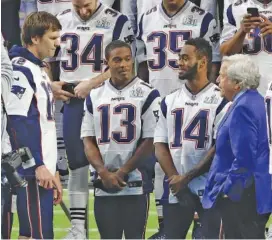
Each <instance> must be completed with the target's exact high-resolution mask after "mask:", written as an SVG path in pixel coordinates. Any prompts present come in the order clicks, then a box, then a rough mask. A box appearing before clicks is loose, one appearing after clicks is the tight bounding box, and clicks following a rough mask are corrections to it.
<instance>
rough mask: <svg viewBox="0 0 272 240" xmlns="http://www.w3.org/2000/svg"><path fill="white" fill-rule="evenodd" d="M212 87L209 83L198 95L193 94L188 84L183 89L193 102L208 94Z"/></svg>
mask: <svg viewBox="0 0 272 240" xmlns="http://www.w3.org/2000/svg"><path fill="white" fill-rule="evenodd" d="M212 86H213V84H212V83H211V82H208V83H207V84H206V85H205V86H204V87H203V88H202V89H201V90H200V91H199V92H198V93H197V94H194V93H192V92H191V90H190V89H189V88H188V87H187V85H186V83H184V84H183V89H184V92H185V93H186V94H187V95H188V97H189V98H191V99H192V100H195V99H196V98H197V97H198V96H199V95H201V94H202V93H204V92H206V91H207V90H208V89H210V88H211V87H212Z"/></svg>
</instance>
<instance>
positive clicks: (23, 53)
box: [9, 45, 45, 67]
mask: <svg viewBox="0 0 272 240" xmlns="http://www.w3.org/2000/svg"><path fill="white" fill-rule="evenodd" d="M9 56H10V58H11V59H12V58H15V57H23V58H25V59H27V60H28V61H30V62H32V63H34V64H36V65H38V66H40V67H44V66H45V64H44V62H43V61H42V60H40V59H39V58H37V57H35V56H34V54H33V53H32V52H30V51H29V50H28V49H27V48H24V47H19V46H16V45H15V46H13V47H12V48H11V49H10V51H9Z"/></svg>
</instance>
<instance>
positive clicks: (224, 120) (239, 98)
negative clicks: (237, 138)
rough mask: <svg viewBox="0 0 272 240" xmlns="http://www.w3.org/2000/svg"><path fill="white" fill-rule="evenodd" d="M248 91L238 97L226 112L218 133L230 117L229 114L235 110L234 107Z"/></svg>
mask: <svg viewBox="0 0 272 240" xmlns="http://www.w3.org/2000/svg"><path fill="white" fill-rule="evenodd" d="M246 93H247V92H245V93H243V94H242V95H241V96H240V97H238V98H237V99H236V100H235V102H234V103H232V104H231V106H230V108H229V110H228V111H227V112H226V114H225V116H224V117H223V119H222V121H221V123H220V124H219V126H218V130H217V134H218V133H219V130H220V128H221V127H222V126H223V124H224V122H226V120H227V119H228V117H229V115H230V114H231V112H232V111H233V109H234V108H235V107H236V105H237V104H238V102H239V101H240V100H241V99H242V98H243V96H244V95H245V94H246Z"/></svg>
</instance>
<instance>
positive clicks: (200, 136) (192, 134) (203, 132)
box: [171, 108, 209, 149]
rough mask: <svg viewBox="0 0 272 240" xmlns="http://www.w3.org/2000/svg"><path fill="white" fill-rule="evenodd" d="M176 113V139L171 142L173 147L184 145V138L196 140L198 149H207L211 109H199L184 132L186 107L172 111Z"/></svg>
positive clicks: (173, 113)
mask: <svg viewBox="0 0 272 240" xmlns="http://www.w3.org/2000/svg"><path fill="white" fill-rule="evenodd" d="M171 114H172V115H174V119H175V121H174V129H175V134H174V141H173V142H171V148H180V147H182V140H183V139H184V140H189V141H195V142H196V146H195V148H196V149H205V147H206V143H207V141H208V140H209V136H208V135H207V129H208V116H209V110H199V112H198V113H197V114H196V115H195V116H194V117H193V118H192V120H191V122H190V124H188V126H186V127H185V128H184V130H183V132H182V126H183V117H184V108H178V109H175V110H173V111H172V112H171Z"/></svg>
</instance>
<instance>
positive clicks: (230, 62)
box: [223, 54, 261, 90]
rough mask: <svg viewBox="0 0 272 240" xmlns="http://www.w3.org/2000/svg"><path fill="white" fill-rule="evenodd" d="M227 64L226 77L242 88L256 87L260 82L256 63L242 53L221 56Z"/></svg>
mask: <svg viewBox="0 0 272 240" xmlns="http://www.w3.org/2000/svg"><path fill="white" fill-rule="evenodd" d="M223 63H226V64H227V71H226V74H227V77H228V79H230V80H231V81H234V82H236V83H239V84H240V86H241V89H242V90H245V89H257V88H258V86H259V84H260V78H261V75H260V72H259V67H258V65H257V64H255V63H254V62H253V60H252V59H251V58H250V57H249V56H247V55H243V54H236V55H232V56H229V57H224V58H223Z"/></svg>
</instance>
